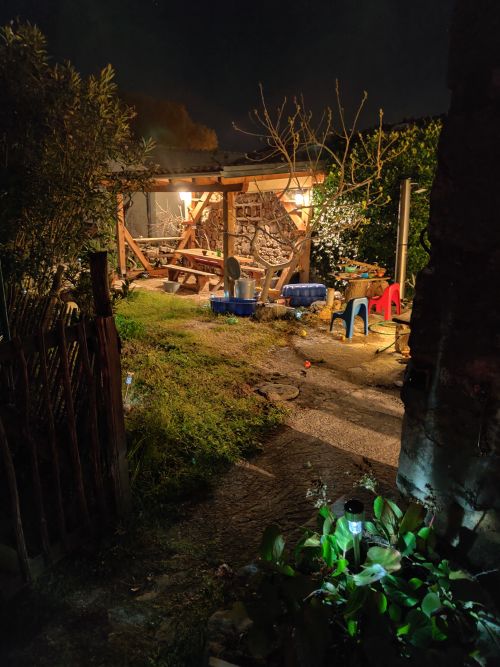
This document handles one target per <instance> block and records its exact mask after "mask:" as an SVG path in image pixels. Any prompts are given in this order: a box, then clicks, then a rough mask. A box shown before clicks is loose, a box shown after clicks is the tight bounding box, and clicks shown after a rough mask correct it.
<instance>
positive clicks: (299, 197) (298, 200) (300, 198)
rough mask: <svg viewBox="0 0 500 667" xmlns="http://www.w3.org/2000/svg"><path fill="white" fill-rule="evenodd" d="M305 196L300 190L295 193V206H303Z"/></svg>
mask: <svg viewBox="0 0 500 667" xmlns="http://www.w3.org/2000/svg"><path fill="white" fill-rule="evenodd" d="M304 203H305V197H304V194H303V193H302V192H296V193H295V206H304Z"/></svg>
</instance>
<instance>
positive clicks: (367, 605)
mask: <svg viewBox="0 0 500 667" xmlns="http://www.w3.org/2000/svg"><path fill="white" fill-rule="evenodd" d="M426 514H427V512H426V510H425V508H424V507H422V506H421V505H418V504H416V503H410V505H409V506H408V508H407V509H406V511H402V510H401V509H400V508H399V506H398V505H397V504H396V503H394V502H393V501H392V500H389V499H387V498H383V497H381V496H377V497H376V498H375V501H374V504H373V518H372V520H370V521H367V522H366V523H365V525H364V533H363V540H362V555H363V562H362V565H361V566H360V567H359V569H356V568H355V567H354V565H353V562H354V561H353V559H352V546H353V541H352V540H353V536H352V535H351V533H350V532H349V529H348V525H347V521H346V519H345V517H336V516H335V515H334V514H333V512H332V510H331V509H330V508H329V507H327V506H325V507H322V508H321V509H320V511H319V514H318V529H317V530H315V531H312V530H307V531H305V533H304V535H303V536H302V538H301V539H300V541H299V542H298V544H297V546H296V548H295V550H294V552H293V563H292V564H291V563H289V562H288V561H287V559H286V556H285V553H286V545H285V540H284V537H283V535H282V534H281V531H280V530H279V528H278V527H277V526H271V527H269V528H268V529H266V531H265V533H264V536H263V540H262V545H261V560H262V568H261V570H260V573H259V575H258V576H255V577H254V578H253V580H252V581H250V584H249V587H250V591H251V594H250V595H249V599H248V601H247V602H246V605H247V611H248V614H249V616H250V618H251V619H252V621H253V625H252V627H251V630H250V631H249V633H248V637H247V641H248V647H249V650H250V652H251V653H252V654H253V655H254V656H255V657H257V658H259V659H262V660H266V664H268V665H274V664H276V665H277V664H280V665H282V664H284V665H315V666H320V665H327V664H328V665H330V664H332V659H333V657H335V658H336V664H342V665H406V664H419V665H431V664H432V665H450V666H451V665H474V664H480V665H486V664H490V663H488V654H490V655H491V654H492V651H493V652H494V650H495V639H494V634H495V628H498V626H497V625H495V624H496V623H497V621H496V620H495V616H494V614H493V613H492V612H491V610H490V607H489V600H488V598H487V596H486V595H485V593H484V591H483V590H482V589H481V587H480V586H479V584H478V582H477V579H476V578H475V577H473V576H472V575H471V574H469V573H468V572H466V571H464V570H462V569H459V568H457V567H454V566H453V565H452V564H451V563H450V562H449V561H448V560H445V559H441V558H440V557H439V554H438V552H437V551H436V536H435V534H434V531H433V528H432V519H431V521H426ZM485 637H488V639H489V641H488V642H486V643H485V642H484V638H485ZM492 646H493V649H492ZM339 660H340V661H339ZM491 664H493V663H491Z"/></svg>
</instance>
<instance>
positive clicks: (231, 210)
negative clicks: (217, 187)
mask: <svg viewBox="0 0 500 667" xmlns="http://www.w3.org/2000/svg"><path fill="white" fill-rule="evenodd" d="M235 201H236V192H228V193H227V205H228V210H227V233H228V240H227V245H228V251H227V252H228V255H227V256H228V257H232V256H233V255H234V245H235V236H234V235H235V233H236V208H235Z"/></svg>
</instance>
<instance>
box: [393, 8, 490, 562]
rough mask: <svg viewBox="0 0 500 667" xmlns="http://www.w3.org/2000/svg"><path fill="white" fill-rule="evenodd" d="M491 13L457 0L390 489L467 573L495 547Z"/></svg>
mask: <svg viewBox="0 0 500 667" xmlns="http://www.w3.org/2000/svg"><path fill="white" fill-rule="evenodd" d="M499 34H500V4H499V3H498V1H497V0H485V1H484V2H482V3H481V7H480V8H479V6H478V5H477V4H476V3H472V2H470V0H458V2H457V4H456V8H455V15H454V23H453V29H452V42H451V52H450V66H449V86H450V88H451V91H452V98H451V107H450V112H449V115H448V117H447V119H446V121H445V125H444V128H443V132H442V136H441V140H440V146H439V161H438V171H437V175H436V179H435V182H434V185H433V190H432V196H431V218H430V225H429V238H430V240H431V243H432V249H431V257H430V260H429V264H428V266H427V267H426V268H425V269H424V270H423V271H422V272H421V273H420V274H419V276H418V280H417V291H416V298H415V301H414V305H413V316H412V321H411V330H412V333H411V338H410V346H411V351H412V363H411V366H410V367H409V369H408V373H407V377H406V381H405V385H404V389H403V399H404V402H405V409H406V411H405V419H404V426H403V434H402V450H401V456H400V462H399V472H398V484H399V486H400V488H401V489H402V490H403V491H404V492H406V493H407V494H409V495H412V496H416V497H417V498H420V499H422V500H423V501H424V502H426V503H428V504H430V505H435V506H437V515H436V525H437V527H438V529H439V531H440V532H441V534H442V535H443V536H444V537H446V538H447V540H448V541H449V542H450V543H452V544H453V545H455V546H457V548H458V549H459V551H461V552H462V554H463V555H464V556H466V557H467V558H468V559H469V561H470V562H471V563H472V564H475V565H478V566H480V567H484V568H488V567H490V566H492V565H493V566H497V565H498V543H499V541H500V514H499V512H500V494H499V485H498V479H499V476H500V457H499V449H500V447H499V446H500V349H499V347H500V338H499V334H498V331H500V308H499V307H498V289H497V284H498V267H499V266H500V226H499V224H498V212H499V210H500V189H499V187H498V183H499V182H500V160H499V158H498V156H499V155H500V105H499V100H500V40H499V39H498V35H499Z"/></svg>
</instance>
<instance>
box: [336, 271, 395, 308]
mask: <svg viewBox="0 0 500 667" xmlns="http://www.w3.org/2000/svg"><path fill="white" fill-rule="evenodd" d="M330 275H332V276H333V277H334V278H336V279H337V280H346V281H347V282H348V285H347V288H346V292H345V299H346V301H350V300H351V299H358V298H361V297H364V296H366V297H367V298H371V297H372V296H380V295H381V294H382V292H383V291H384V290H385V288H386V287H387V286H388V285H389V282H388V281H389V280H390V276H383V277H381V278H378V277H374V278H354V277H352V273H332V274H330Z"/></svg>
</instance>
